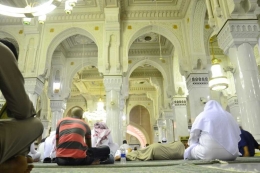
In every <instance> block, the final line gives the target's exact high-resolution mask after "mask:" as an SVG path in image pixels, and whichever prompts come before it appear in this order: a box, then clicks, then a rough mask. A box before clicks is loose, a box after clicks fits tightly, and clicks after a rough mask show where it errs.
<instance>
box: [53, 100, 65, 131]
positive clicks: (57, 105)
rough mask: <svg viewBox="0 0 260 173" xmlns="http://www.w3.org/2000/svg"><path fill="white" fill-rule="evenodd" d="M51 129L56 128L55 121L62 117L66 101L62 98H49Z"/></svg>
mask: <svg viewBox="0 0 260 173" xmlns="http://www.w3.org/2000/svg"><path fill="white" fill-rule="evenodd" d="M50 107H51V114H52V118H51V131H54V130H56V127H57V123H58V121H59V120H60V119H62V118H63V113H64V111H65V109H66V102H65V101H64V100H51V101H50Z"/></svg>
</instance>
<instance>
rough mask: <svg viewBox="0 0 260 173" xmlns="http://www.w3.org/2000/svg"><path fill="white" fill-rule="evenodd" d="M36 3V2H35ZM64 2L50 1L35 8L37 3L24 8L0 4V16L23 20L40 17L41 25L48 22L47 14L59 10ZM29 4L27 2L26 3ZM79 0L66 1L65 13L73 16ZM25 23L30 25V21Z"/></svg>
mask: <svg viewBox="0 0 260 173" xmlns="http://www.w3.org/2000/svg"><path fill="white" fill-rule="evenodd" d="M35 1H36V0H35ZM62 1H63V0H48V1H47V2H45V3H42V4H41V5H38V6H33V5H34V4H35V3H31V4H28V3H27V6H26V7H24V8H16V7H10V6H7V5H2V4H0V15H4V16H10V17H21V18H34V17H38V21H39V23H41V24H43V23H44V22H45V20H46V14H48V13H50V12H52V11H53V10H54V9H55V8H57V7H58V6H59V5H60V4H61V2H62ZM26 2H27V1H26ZM76 3H77V0H66V2H65V12H66V14H71V12H72V9H73V7H75V5H76ZM23 23H24V24H27V25H29V24H30V22H29V19H23Z"/></svg>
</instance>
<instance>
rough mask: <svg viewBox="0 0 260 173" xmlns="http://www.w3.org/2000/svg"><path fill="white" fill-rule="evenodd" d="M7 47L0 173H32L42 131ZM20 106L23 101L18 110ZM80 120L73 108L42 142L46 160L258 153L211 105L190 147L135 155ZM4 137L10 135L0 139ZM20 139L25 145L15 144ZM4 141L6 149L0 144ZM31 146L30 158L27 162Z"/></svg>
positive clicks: (158, 146) (172, 145) (0, 71)
mask: <svg viewBox="0 0 260 173" xmlns="http://www.w3.org/2000/svg"><path fill="white" fill-rule="evenodd" d="M9 46H10V45H9V43H6V42H4V41H1V40H0V51H1V55H0V60H1V62H3V63H4V64H5V65H3V63H0V80H1V83H0V90H1V91H2V93H3V95H4V97H5V99H6V102H7V104H5V106H4V107H3V108H2V109H1V111H0V119H1V118H3V117H4V118H10V119H11V120H8V121H1V123H2V124H1V126H0V134H1V135H0V139H3V140H0V141H1V142H0V146H1V148H0V151H1V152H0V153H1V155H0V172H6V173H9V172H17V173H20V172H21V173H24V172H26V171H27V172H30V171H31V169H32V167H31V166H30V165H29V164H28V163H31V162H32V161H33V160H34V161H38V160H39V154H36V152H35V151H34V146H33V141H34V140H36V138H37V137H39V136H40V134H41V133H42V131H43V126H42V124H41V122H40V120H38V119H37V118H35V117H34V116H35V110H34V108H33V105H32V103H31V101H30V100H29V97H28V96H27V94H26V92H25V89H24V86H23V85H24V80H23V77H22V74H21V73H20V71H19V69H18V67H17V53H16V52H15V51H14V50H13V48H10V47H9ZM10 70H11V72H10ZM10 74H13V76H12V77H13V80H9V79H10V78H11V77H10ZM14 86H15V88H14ZM14 90H17V92H14ZM20 100H23V102H22V104H21V102H20ZM82 115H83V110H82V108H80V107H77V106H76V107H74V108H72V109H71V113H70V115H69V116H68V117H65V118H63V119H61V120H60V121H59V122H58V124H57V129H56V131H53V132H52V133H51V135H50V136H49V137H48V138H47V139H46V140H45V142H44V152H43V153H44V154H43V157H44V158H55V157H56V161H55V162H57V164H58V165H90V164H100V163H114V159H115V160H120V149H119V148H121V147H124V148H125V149H126V151H127V159H128V160H174V159H182V158H184V159H188V160H192V159H203V160H212V159H220V160H235V159H236V158H237V157H238V156H243V157H250V156H254V154H255V149H260V146H259V144H258V143H257V141H256V140H255V139H254V137H253V136H252V134H250V133H249V132H247V131H245V130H244V129H242V128H239V125H238V123H237V122H236V121H235V119H234V118H233V116H232V115H231V114H230V113H228V112H227V111H225V110H224V109H223V108H222V107H221V105H220V104H219V103H218V102H217V101H214V100H210V101H208V102H207V103H206V105H205V107H204V110H203V111H202V112H201V113H200V114H199V115H198V116H197V117H196V119H195V121H194V123H193V124H192V128H191V130H190V137H189V140H188V144H186V143H185V144H183V143H182V142H180V141H177V142H168V143H167V140H166V138H163V140H162V141H160V143H153V144H146V146H145V147H144V148H142V149H139V150H136V149H135V150H133V151H132V148H131V147H130V146H129V145H128V144H127V141H126V140H124V141H123V144H122V145H121V146H120V147H119V146H118V144H116V143H114V142H113V140H112V136H111V133H113V132H111V130H110V129H109V128H108V127H107V125H106V124H105V123H103V122H97V123H96V124H95V125H94V129H93V130H92V132H91V129H90V127H89V125H88V124H87V123H86V122H85V121H84V120H82ZM13 119H14V120H13ZM29 127H31V128H34V130H33V131H32V130H31V128H29ZM6 131H8V132H9V133H10V134H9V135H7V133H4V132H6ZM17 131H21V132H23V133H22V134H23V135H22V136H17V135H18V134H17V133H16V132H17ZM20 137H23V138H22V139H23V140H19V139H20ZM2 141H5V142H6V141H7V142H8V143H10V145H6V144H2ZM16 145H17V146H16ZM30 145H31V153H30V155H31V157H32V158H30V157H27V154H28V153H29V149H28V148H29V146H30ZM2 146H4V147H2ZM7 151H8V152H7ZM53 153H55V154H54V156H52V154H53ZM10 165H11V166H10ZM11 167H12V168H11ZM9 169H10V170H9ZM18 169H19V171H16V170H18Z"/></svg>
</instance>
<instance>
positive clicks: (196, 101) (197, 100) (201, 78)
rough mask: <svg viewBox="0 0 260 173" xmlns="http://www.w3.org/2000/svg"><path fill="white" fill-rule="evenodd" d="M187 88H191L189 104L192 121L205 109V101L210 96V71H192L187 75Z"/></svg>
mask: <svg viewBox="0 0 260 173" xmlns="http://www.w3.org/2000/svg"><path fill="white" fill-rule="evenodd" d="M186 82H187V88H188V90H189V104H190V116H191V123H193V122H194V120H195V118H196V117H197V116H198V115H199V113H201V112H202V111H203V109H204V106H205V102H203V101H202V100H205V101H207V100H208V99H209V96H210V90H209V84H208V82H209V75H208V73H191V74H189V76H188V77H187V80H186Z"/></svg>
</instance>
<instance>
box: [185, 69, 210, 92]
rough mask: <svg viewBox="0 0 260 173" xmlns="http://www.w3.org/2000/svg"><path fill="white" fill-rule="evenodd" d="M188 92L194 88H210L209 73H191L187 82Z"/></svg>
mask: <svg viewBox="0 0 260 173" xmlns="http://www.w3.org/2000/svg"><path fill="white" fill-rule="evenodd" d="M186 84H187V88H188V90H190V89H192V88H204V87H207V88H208V87H209V74H208V73H190V74H189V75H188V77H187V80H186Z"/></svg>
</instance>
